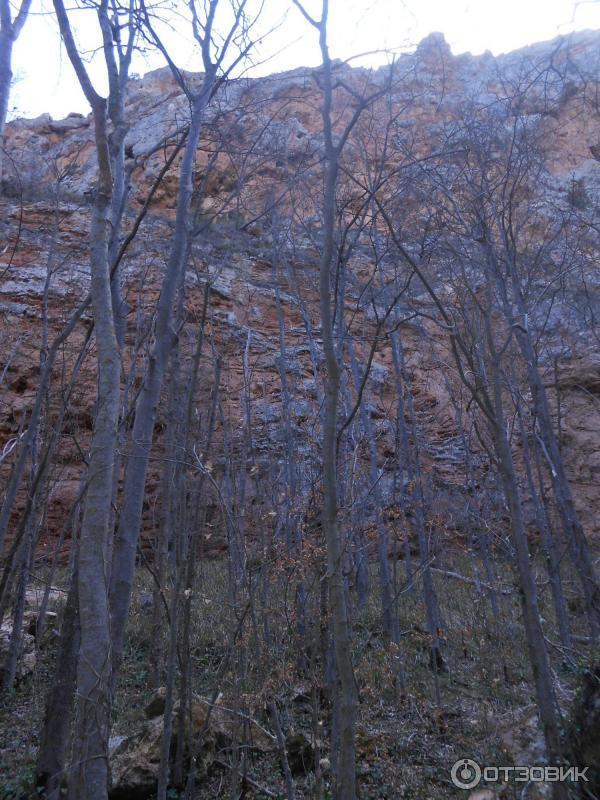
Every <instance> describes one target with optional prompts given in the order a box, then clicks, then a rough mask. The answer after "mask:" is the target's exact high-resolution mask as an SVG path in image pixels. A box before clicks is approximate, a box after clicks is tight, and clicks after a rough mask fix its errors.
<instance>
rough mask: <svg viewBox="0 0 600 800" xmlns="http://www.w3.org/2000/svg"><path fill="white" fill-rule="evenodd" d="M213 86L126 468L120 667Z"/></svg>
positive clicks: (117, 585) (208, 88)
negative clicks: (196, 170)
mask: <svg viewBox="0 0 600 800" xmlns="http://www.w3.org/2000/svg"><path fill="white" fill-rule="evenodd" d="M213 86H214V75H213V76H210V75H207V76H206V77H205V80H204V86H203V88H202V91H201V92H200V94H198V96H197V97H196V98H195V101H194V105H193V108H192V119H191V122H190V128H189V133H188V138H187V141H186V145H185V151H184V154H183V160H182V165H181V172H180V179H179V191H178V196H177V214H176V220H175V230H174V233H173V246H172V249H171V254H170V256H169V262H168V264H167V268H166V271H165V277H164V280H163V285H162V290H161V295H160V299H159V302H158V307H157V314H156V323H155V331H154V336H155V344H154V348H153V350H152V353H151V355H150V360H149V364H148V372H147V374H146V376H145V379H144V383H143V385H142V388H141V391H140V396H139V399H138V403H137V408H136V414H135V421H134V425H133V432H132V436H131V444H130V448H129V449H130V454H129V456H128V459H127V464H126V468H125V480H124V486H123V507H122V509H121V516H120V519H119V527H118V531H117V537H116V541H115V547H114V553H113V559H112V572H111V584H110V610H111V624H112V628H111V636H112V644H113V663H114V667H115V669H117V668H118V664H119V661H120V658H121V654H122V651H123V642H124V636H125V623H126V620H127V614H128V610H129V603H130V600H131V590H132V585H133V576H134V571H135V554H136V549H137V542H138V537H139V532H140V527H141V520H142V505H143V500H144V489H145V485H146V473H147V470H148V462H149V458H150V449H151V446H152V440H153V436H154V423H155V420H156V413H157V409H158V402H159V399H160V392H161V387H162V383H163V376H164V374H165V370H166V368H167V363H168V360H169V354H170V352H171V348H172V346H173V331H172V330H171V321H172V310H173V304H174V301H175V293H176V291H177V287H178V286H179V284H180V281H181V274H182V271H183V269H184V267H185V258H186V254H187V246H188V215H189V209H190V202H191V197H192V190H193V186H192V171H193V167H194V162H195V158H196V147H197V145H198V140H199V138H200V132H201V129H202V124H203V118H204V111H205V109H206V105H207V103H208V100H209V98H210V96H211V92H212V89H213Z"/></svg>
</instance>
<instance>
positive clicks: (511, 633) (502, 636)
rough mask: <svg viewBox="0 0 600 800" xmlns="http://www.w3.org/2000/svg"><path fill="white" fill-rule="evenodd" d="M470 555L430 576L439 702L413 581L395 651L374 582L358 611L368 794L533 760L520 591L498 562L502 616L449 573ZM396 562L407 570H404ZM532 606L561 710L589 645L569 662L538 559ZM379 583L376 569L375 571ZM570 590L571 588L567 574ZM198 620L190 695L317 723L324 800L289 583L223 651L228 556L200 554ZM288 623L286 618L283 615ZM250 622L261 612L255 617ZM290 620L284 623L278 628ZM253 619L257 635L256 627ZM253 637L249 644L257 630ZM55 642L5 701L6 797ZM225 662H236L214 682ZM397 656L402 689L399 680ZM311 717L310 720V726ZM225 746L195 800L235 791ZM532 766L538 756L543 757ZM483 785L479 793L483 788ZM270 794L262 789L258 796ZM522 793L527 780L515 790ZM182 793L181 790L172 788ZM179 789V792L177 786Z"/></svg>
mask: <svg viewBox="0 0 600 800" xmlns="http://www.w3.org/2000/svg"><path fill="white" fill-rule="evenodd" d="M471 565H472V562H471V561H470V560H467V559H466V557H465V556H464V554H457V555H456V556H455V557H454V558H453V559H451V560H449V559H446V562H445V563H444V565H443V570H444V572H436V573H434V576H435V585H436V589H437V593H438V598H439V604H440V608H441V611H442V618H443V621H444V629H443V631H442V636H443V657H444V662H445V664H444V671H443V672H441V673H439V674H438V675H437V680H438V681H439V692H440V696H441V704H440V705H438V704H437V703H436V702H435V695H436V692H435V678H436V675H435V673H434V672H433V670H432V668H431V663H430V647H429V639H428V636H427V634H426V633H425V613H424V608H423V603H422V598H421V595H420V590H419V589H418V588H417V589H415V591H413V592H408V591H407V592H403V593H402V595H401V597H400V601H399V611H400V620H401V634H402V635H401V647H400V648H397V647H395V646H394V645H392V644H390V643H389V642H387V641H386V638H385V637H384V635H383V631H382V626H381V614H380V608H379V604H378V601H377V600H376V595H377V594H378V593H377V592H376V591H372V592H371V593H370V595H371V597H372V598H373V599H371V600H369V602H368V603H367V604H366V606H365V607H364V608H363V609H362V610H360V611H357V615H356V619H357V621H356V624H355V630H354V641H355V652H354V660H355V673H356V679H357V685H358V687H359V694H360V706H359V713H358V737H357V761H358V775H359V785H360V797H361V799H362V800H376V798H381V799H383V798H387V799H388V800H397V799H398V800H400V799H401V798H407V799H409V800H425V798H428V799H431V800H437V799H438V798H439V800H441V799H442V798H448V797H463V798H467V797H468V796H469V792H468V791H464V790H460V789H457V788H456V787H454V786H453V784H452V782H451V775H450V770H451V767H452V765H453V764H454V763H455V762H456V761H457V760H458V759H460V758H472V759H473V760H475V761H476V762H478V763H479V764H480V765H498V766H502V765H511V764H515V763H523V761H519V760H518V759H519V758H525V757H527V755H529V757H530V758H531V759H535V755H536V752H537V749H539V747H540V742H541V736H540V733H539V730H538V726H537V719H536V715H535V705H534V693H533V686H532V681H531V676H530V670H529V665H528V658H527V648H526V642H525V640H524V634H523V630H522V626H521V625H520V624H519V622H518V621H519V619H520V608H519V599H518V598H519V596H518V592H517V590H516V588H515V585H514V581H513V578H512V573H511V570H510V568H509V567H508V566H506V567H505V574H504V575H503V577H502V587H503V592H502V594H501V595H500V612H501V613H500V618H499V619H496V618H495V617H494V615H493V614H492V612H491V606H490V602H489V598H488V597H487V596H486V595H485V594H478V593H477V591H476V589H475V587H474V586H473V585H472V584H471V583H468V582H465V581H463V580H459V579H458V578H456V577H455V576H449V575H448V573H449V572H452V573H458V574H460V575H462V576H464V577H467V578H468V579H472V578H473V574H472V570H471ZM399 568H400V569H403V567H402V565H400V567H399ZM538 573H539V580H538V582H539V584H540V587H541V588H540V601H541V602H540V604H541V608H542V613H543V615H544V618H545V628H546V631H547V637H548V640H549V642H550V652H551V656H552V659H553V667H554V670H555V676H556V683H557V686H558V691H559V695H560V702H561V704H562V706H563V708H564V709H565V711H567V712H568V709H569V707H570V704H571V701H572V698H573V694H574V690H575V687H576V685H577V680H578V675H579V672H580V671H581V670H582V669H583V668H584V667H585V666H587V665H588V664H589V663H590V661H591V660H592V654H591V653H590V652H589V651H587V649H583V645H580V648H581V649H580V650H579V651H578V652H577V653H576V654H575V655H574V656H570V657H569V658H565V657H564V656H563V653H562V651H561V648H560V647H559V646H558V643H557V636H556V634H555V626H554V622H553V615H552V612H551V609H550V607H549V596H548V595H549V592H548V586H547V582H545V580H544V579H543V578H542V575H544V576H545V573H543V571H542V569H541V565H540V568H539V570H538ZM372 580H373V582H374V583H375V581H376V575H375V572H373V575H372ZM150 588H151V582H150V579H149V576H148V574H147V573H146V572H145V571H144V570H140V572H139V575H138V582H137V586H136V592H135V597H134V603H133V609H132V615H131V620H130V628H129V639H128V645H127V652H126V655H125V659H124V663H123V670H122V676H121V680H120V682H119V691H118V696H117V698H116V703H115V708H114V725H113V734H114V735H120V734H121V735H129V734H131V732H132V731H133V730H136V729H138V728H139V727H140V726H141V725H142V723H143V720H144V708H145V707H146V705H147V704H148V702H149V701H150V700H151V699H152V697H153V694H154V691H153V689H152V687H151V686H150V682H149V661H150V642H151V630H152V610H151V608H150V607H149V603H148V598H149V596H150V595H149V589H150ZM567 590H568V592H569V593H570V594H572V595H575V584H574V583H569V582H567ZM196 595H197V596H196V600H197V603H196V605H195V608H196V609H197V608H199V607H200V608H201V609H202V613H201V614H200V613H198V612H195V613H194V621H193V628H194V629H193V649H192V657H193V658H192V661H193V691H194V692H195V693H196V694H198V695H203V696H205V697H211V696H212V695H213V693H214V692H215V691H217V690H218V691H219V692H222V693H223V697H224V701H225V703H226V704H229V705H231V706H232V707H237V708H243V709H244V710H245V712H246V713H247V714H249V715H250V716H252V717H253V718H254V719H256V720H257V721H259V722H260V724H261V725H263V726H264V727H265V728H268V729H269V730H272V725H271V724H270V719H269V715H268V714H267V712H266V701H267V699H268V698H275V700H276V702H277V707H278V709H279V712H280V719H281V724H282V727H283V728H284V732H286V733H289V734H296V735H297V734H300V736H301V741H302V740H303V741H309V742H313V743H314V736H313V734H314V731H315V730H319V727H318V725H319V723H320V724H321V725H322V727H321V730H323V731H326V732H327V733H324V734H323V736H322V740H320V742H319V747H320V752H319V753H318V757H319V758H321V759H325V760H324V761H323V769H322V780H323V797H324V799H325V800H327V798H329V797H330V794H329V793H328V778H329V772H328V763H327V759H328V757H329V735H328V731H329V727H330V719H329V711H328V705H327V703H323V704H322V706H321V708H320V709H319V710H318V712H317V714H318V718H315V713H314V707H313V704H312V702H311V696H312V697H314V696H316V695H315V694H314V692H312V690H311V685H312V686H313V687H314V686H315V685H316V684H315V682H314V681H311V678H310V675H307V674H306V673H305V674H299V673H298V669H297V666H296V664H297V655H298V652H297V643H295V639H294V637H293V636H291V635H290V633H289V631H290V629H293V627H294V626H293V622H292V623H291V624H290V619H291V617H290V612H291V606H293V598H290V597H289V596H287V595H288V592H287V591H286V589H285V586H283V588H282V594H280V595H277V594H275V593H274V594H272V596H271V599H270V601H269V607H270V614H269V628H270V630H271V631H277V635H274V634H271V637H272V638H271V639H270V642H269V647H268V648H265V647H264V645H261V644H260V641H259V640H260V636H261V635H262V634H261V633H260V631H259V630H258V628H259V627H260V628H261V629H262V628H263V627H264V625H263V623H264V621H263V620H262V619H261V620H260V623H257V624H256V626H255V625H254V622H252V621H251V623H250V624H249V625H248V626H247V627H248V629H249V631H248V634H247V635H244V636H243V637H242V639H241V640H238V641H237V643H236V647H235V651H233V650H232V651H231V653H228V650H229V648H228V645H227V642H228V641H230V640H231V631H232V625H233V624H234V623H232V619H233V615H232V613H231V608H230V606H228V604H227V603H223V602H222V601H220V600H217V598H223V597H227V596H228V592H227V569H226V565H225V563H223V562H208V563H205V564H204V565H203V567H202V575H201V580H200V584H199V588H198V590H197V593H196ZM286 620H287V621H286ZM255 622H256V621H255ZM284 623H285V624H284ZM573 627H574V633H575V634H577V635H578V636H581V637H582V638H583V637H585V636H586V634H587V631H586V630H585V628H584V627H583V624H582V620H581V617H580V616H579V617H577V616H575V617H574V620H573ZM253 628H254V631H253ZM254 635H256V637H257V638H256V639H254V638H253V636H254ZM55 650H56V648H55V647H53V646H52V644H47V645H46V646H45V647H44V648H43V649H42V650H41V651H40V657H39V658H38V664H37V667H36V669H35V671H34V672H33V673H32V674H31V675H30V676H28V677H26V678H24V679H23V680H22V681H21V682H20V683H19V684H18V685H17V687H16V688H15V689H14V690H13V691H12V692H11V693H10V694H9V695H8V696H6V697H4V698H3V699H2V701H1V704H0V798H2V800H21V799H23V800H25V798H34V797H38V796H39V795H38V794H37V793H36V790H35V789H34V788H33V775H34V760H35V756H36V750H37V746H38V734H39V730H40V726H41V722H42V719H43V710H44V699H45V693H46V690H47V687H48V685H49V682H50V681H51V680H52V672H53V666H54V657H55ZM223 659H228V660H230V661H231V663H230V664H229V666H228V669H227V670H226V671H225V672H224V677H221V678H220V680H219V682H218V685H216V681H217V677H218V674H219V672H223V670H222V669H221V667H222V663H223ZM400 664H402V665H403V671H404V682H405V688H404V690H402V689H401V688H400V687H399V685H398V681H397V679H395V676H397V675H398V674H399V666H400ZM315 723H316V726H315ZM227 763H229V762H228V759H227V758H226V755H225V754H223V755H222V757H220V758H219V759H218V760H217V763H214V762H213V765H212V766H211V768H210V770H209V771H208V774H206V775H204V776H202V777H201V779H199V782H198V787H199V788H198V792H197V795H196V796H197V797H199V798H203V799H204V798H206V799H207V800H209V799H211V798H214V799H215V800H217V799H220V798H229V797H231V796H232V794H231V784H232V780H233V776H232V774H231V770H230V769H229V768H228V766H227ZM532 763H534V764H535V763H540V761H539V759H538V760H537V762H536V761H535V760H533V761H532ZM245 770H246V775H247V776H248V778H249V784H248V783H247V784H246V793H245V794H243V795H239V796H244V797H248V798H252V797H257V798H258V797H261V796H262V797H265V796H266V797H269V796H270V797H275V798H284V797H285V792H284V782H283V777H282V770H281V768H280V764H279V758H278V755H277V753H276V752H273V751H272V752H267V753H260V752H253V751H250V753H249V755H248V757H247V759H246V761H245ZM295 771H296V773H297V774H296V775H295V788H296V797H298V798H311V797H313V796H314V775H313V772H312V771H310V770H307V771H306V773H305V772H304V770H302V769H300V770H295ZM517 786H518V784H513V785H512V786H510V785H506V786H496V787H495V791H496V793H497V794H495V795H490V797H491V796H494V797H499V798H503V799H504V798H505V799H506V800H512V799H513V798H515V799H516V798H519V797H522V794H519V792H518V791H517V788H516V787H517ZM479 788H483V785H482V786H480V787H479ZM263 790H264V791H263ZM520 791H522V789H521V790H520ZM169 796H170V798H172V800H176V798H178V797H179V796H180V795H179V793H178V792H177V791H176V790H172V791H171V794H170V795H169ZM182 796H183V795H182ZM527 796H528V797H534V794H528V795H527Z"/></svg>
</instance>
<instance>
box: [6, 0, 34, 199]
mask: <svg viewBox="0 0 600 800" xmlns="http://www.w3.org/2000/svg"><path fill="white" fill-rule="evenodd" d="M30 7H31V0H21V4H20V6H19V10H18V11H17V15H16V16H15V18H14V19H13V18H12V9H11V7H10V0H2V2H0V185H1V183H2V157H3V152H4V151H3V147H4V126H5V125H6V117H7V115H8V100H9V97H10V88H11V83H12V79H13V73H12V50H13V47H14V44H15V42H16V41H17V39H18V38H19V34H20V33H21V31H22V30H23V26H24V25H25V22H26V20H27V15H28V14H29V9H30Z"/></svg>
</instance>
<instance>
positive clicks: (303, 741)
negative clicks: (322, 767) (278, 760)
mask: <svg viewBox="0 0 600 800" xmlns="http://www.w3.org/2000/svg"><path fill="white" fill-rule="evenodd" d="M285 746H286V750H287V757H288V762H289V765H290V770H291V771H292V775H308V773H309V772H312V771H313V770H314V768H315V750H314V747H313V746H312V744H311V743H310V741H309V739H308V738H307V737H306V736H305V735H304V734H303V733H293V734H290V735H289V736H288V737H287V739H286V740H285Z"/></svg>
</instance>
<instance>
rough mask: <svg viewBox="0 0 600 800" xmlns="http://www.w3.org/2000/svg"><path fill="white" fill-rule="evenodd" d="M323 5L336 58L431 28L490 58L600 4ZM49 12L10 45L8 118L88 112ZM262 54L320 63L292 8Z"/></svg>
mask: <svg viewBox="0 0 600 800" xmlns="http://www.w3.org/2000/svg"><path fill="white" fill-rule="evenodd" d="M270 4H271V5H270V8H271V9H280V11H278V12H277V13H280V14H283V12H284V11H285V9H286V5H287V4H286V0H270ZM307 5H308V7H309V8H311V9H314V10H315V11H316V9H317V7H318V6H319V5H320V4H319V2H318V0H308V2H307ZM330 6H331V15H330V26H329V37H330V46H331V53H332V56H334V57H338V58H348V57H350V56H351V55H354V54H357V53H361V52H365V51H372V50H379V49H384V48H390V49H391V48H393V49H396V50H397V49H401V50H410V49H412V48H413V47H414V46H415V45H416V44H417V43H418V42H419V41H420V40H421V39H422V38H423V37H424V36H426V35H427V34H428V33H431V32H432V31H442V32H443V33H444V35H445V37H446V40H447V41H448V42H449V44H450V46H451V48H452V51H453V52H454V53H455V54H458V53H463V52H465V51H470V52H472V53H474V54H477V53H482V52H484V51H485V50H491V51H492V53H494V54H495V55H497V54H499V53H503V52H507V51H509V50H514V49H516V48H518V47H522V46H524V45H527V44H531V43H533V42H538V41H544V40H547V39H553V38H554V37H555V36H557V35H559V34H564V33H569V32H570V31H573V30H582V29H585V28H593V29H600V0H597V1H596V2H594V0H592V1H591V2H583V3H577V2H575V0H330ZM51 7H52V6H51V2H50V0H34V4H33V11H32V15H31V18H30V20H29V21H28V23H27V25H26V26H25V28H24V30H23V33H22V34H21V37H20V39H19V41H18V42H17V45H16V48H15V52H14V61H13V72H14V73H15V78H16V80H15V85H14V88H13V95H12V99H11V100H12V101H11V106H12V107H13V112H12V115H13V116H15V115H17V116H29V117H32V116H37V115H38V114H41V113H43V112H45V111H49V112H50V113H51V114H52V116H53V117H55V118H59V117H63V116H66V114H68V113H69V112H70V111H81V112H85V113H87V111H88V110H89V109H88V108H87V104H86V102H85V99H84V98H83V95H82V94H81V91H80V89H79V87H78V85H77V81H76V79H75V78H74V75H73V72H72V68H71V65H70V63H69V61H68V58H67V56H66V54H65V52H64V50H63V49H62V48H61V46H60V43H59V37H58V34H57V29H56V24H55V23H54V20H53V17H52V14H51V13H50V10H51ZM72 19H73V25H74V27H75V29H76V32H77V34H78V39H79V41H80V43H81V44H82V45H84V46H92V45H93V39H92V34H93V32H94V31H95V20H94V15H93V13H91V12H89V11H79V12H77V13H76V14H73V15H72ZM280 19H281V18H280ZM275 21H276V18H273V22H275ZM172 36H173V38H172V40H171V48H172V52H173V53H174V54H176V56H177V58H176V61H177V63H178V66H180V67H183V68H185V69H189V70H195V71H199V70H200V67H199V63H198V59H197V55H196V54H195V53H194V52H193V49H192V48H191V47H190V46H189V45H188V43H187V31H186V30H185V27H184V28H183V29H182V30H181V31H179V32H178V34H173V35H172ZM264 54H265V55H267V54H268V55H270V56H271V58H270V59H269V60H268V61H267V62H266V63H264V64H262V65H260V66H259V67H258V68H257V69H256V70H255V73H254V74H265V73H271V72H280V71H282V70H286V69H291V68H294V67H298V66H313V65H316V64H317V63H318V62H319V53H318V48H317V45H316V39H315V32H314V30H312V29H310V28H309V27H308V25H307V24H306V23H305V22H304V21H303V20H302V18H301V17H300V15H299V13H298V11H297V10H295V9H291V10H289V11H288V13H287V16H286V17H285V20H284V22H283V24H282V25H281V27H280V28H279V30H278V32H277V34H276V35H275V36H273V37H272V38H271V39H270V40H269V44H268V45H265V53H264ZM365 61H366V62H367V63H369V62H371V63H378V58H377V57H376V56H369V57H366V58H365V59H364V60H363V62H362V63H365ZM380 61H381V57H379V62H380ZM162 65H163V62H162V60H161V57H160V56H157V55H156V56H152V57H146V58H145V59H144V58H142V57H141V56H140V57H138V59H137V61H136V63H135V64H134V71H136V72H138V73H142V74H143V73H144V72H147V71H148V70H150V69H154V68H156V67H160V66H162ZM91 70H92V73H93V74H94V76H95V78H96V83H97V87H98V89H99V90H102V89H103V84H102V73H103V70H102V64H101V62H100V60H99V59H95V61H93V62H92V66H91Z"/></svg>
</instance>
